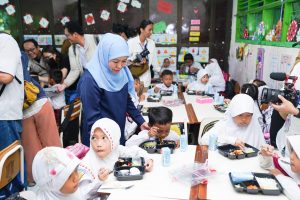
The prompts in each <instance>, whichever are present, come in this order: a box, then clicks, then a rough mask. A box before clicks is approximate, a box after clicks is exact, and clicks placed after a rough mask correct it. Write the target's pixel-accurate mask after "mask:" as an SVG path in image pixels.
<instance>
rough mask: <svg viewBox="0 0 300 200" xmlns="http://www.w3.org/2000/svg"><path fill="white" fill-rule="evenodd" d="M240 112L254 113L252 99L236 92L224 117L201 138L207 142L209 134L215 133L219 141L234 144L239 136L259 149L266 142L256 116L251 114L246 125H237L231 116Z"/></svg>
mask: <svg viewBox="0 0 300 200" xmlns="http://www.w3.org/2000/svg"><path fill="white" fill-rule="evenodd" d="M242 113H254V101H253V99H252V98H251V97H250V96H249V95H247V94H238V95H236V96H234V97H233V99H232V100H231V102H230V104H229V107H228V110H227V111H226V113H225V116H224V118H223V119H222V120H220V121H219V122H218V123H217V124H216V125H215V126H214V127H213V128H212V129H210V130H209V131H208V132H207V133H206V134H205V135H204V136H203V140H204V141H206V142H207V141H208V138H209V135H211V134H216V135H217V136H218V138H219V139H218V141H219V142H220V143H227V144H234V143H235V140H236V139H238V138H239V139H242V140H243V141H244V142H245V143H247V144H249V145H251V146H254V147H255V148H258V149H259V148H260V147H261V145H263V144H265V143H266V142H265V139H264V136H263V133H262V130H261V127H260V125H259V123H258V120H257V118H255V117H254V116H252V119H251V121H250V123H249V125H248V126H246V127H240V126H237V125H236V123H235V122H234V121H233V117H236V116H238V115H240V114H242Z"/></svg>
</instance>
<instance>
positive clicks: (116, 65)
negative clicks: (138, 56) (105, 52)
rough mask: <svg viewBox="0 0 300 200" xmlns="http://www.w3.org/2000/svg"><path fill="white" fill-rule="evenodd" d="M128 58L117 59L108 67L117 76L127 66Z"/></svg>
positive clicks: (110, 62) (111, 61)
mask: <svg viewBox="0 0 300 200" xmlns="http://www.w3.org/2000/svg"><path fill="white" fill-rule="evenodd" d="M127 58H128V57H127V56H122V57H119V58H115V59H112V60H110V61H109V63H108V66H109V68H110V69H111V71H112V72H113V73H114V74H117V73H119V72H120V71H121V69H122V68H123V67H125V66H126V62H127Z"/></svg>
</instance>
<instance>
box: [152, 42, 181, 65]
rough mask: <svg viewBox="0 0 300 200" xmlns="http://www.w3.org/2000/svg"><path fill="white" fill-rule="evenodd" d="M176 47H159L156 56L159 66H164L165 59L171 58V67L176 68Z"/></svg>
mask: <svg viewBox="0 0 300 200" xmlns="http://www.w3.org/2000/svg"><path fill="white" fill-rule="evenodd" d="M176 50H177V49H176V47H157V48H156V54H157V60H158V64H159V66H161V65H162V64H163V61H164V59H165V58H169V60H170V64H171V67H173V68H175V67H176Z"/></svg>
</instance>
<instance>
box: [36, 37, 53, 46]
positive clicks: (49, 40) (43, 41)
mask: <svg viewBox="0 0 300 200" xmlns="http://www.w3.org/2000/svg"><path fill="white" fill-rule="evenodd" d="M37 42H38V44H39V45H52V44H53V42H52V35H39V36H38V39H37Z"/></svg>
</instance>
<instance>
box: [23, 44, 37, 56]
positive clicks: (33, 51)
mask: <svg viewBox="0 0 300 200" xmlns="http://www.w3.org/2000/svg"><path fill="white" fill-rule="evenodd" d="M23 48H24V51H25V52H26V53H27V55H28V57H29V58H31V59H35V58H40V57H41V51H40V48H39V47H36V46H34V44H33V43H32V42H26V43H24V45H23Z"/></svg>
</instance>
